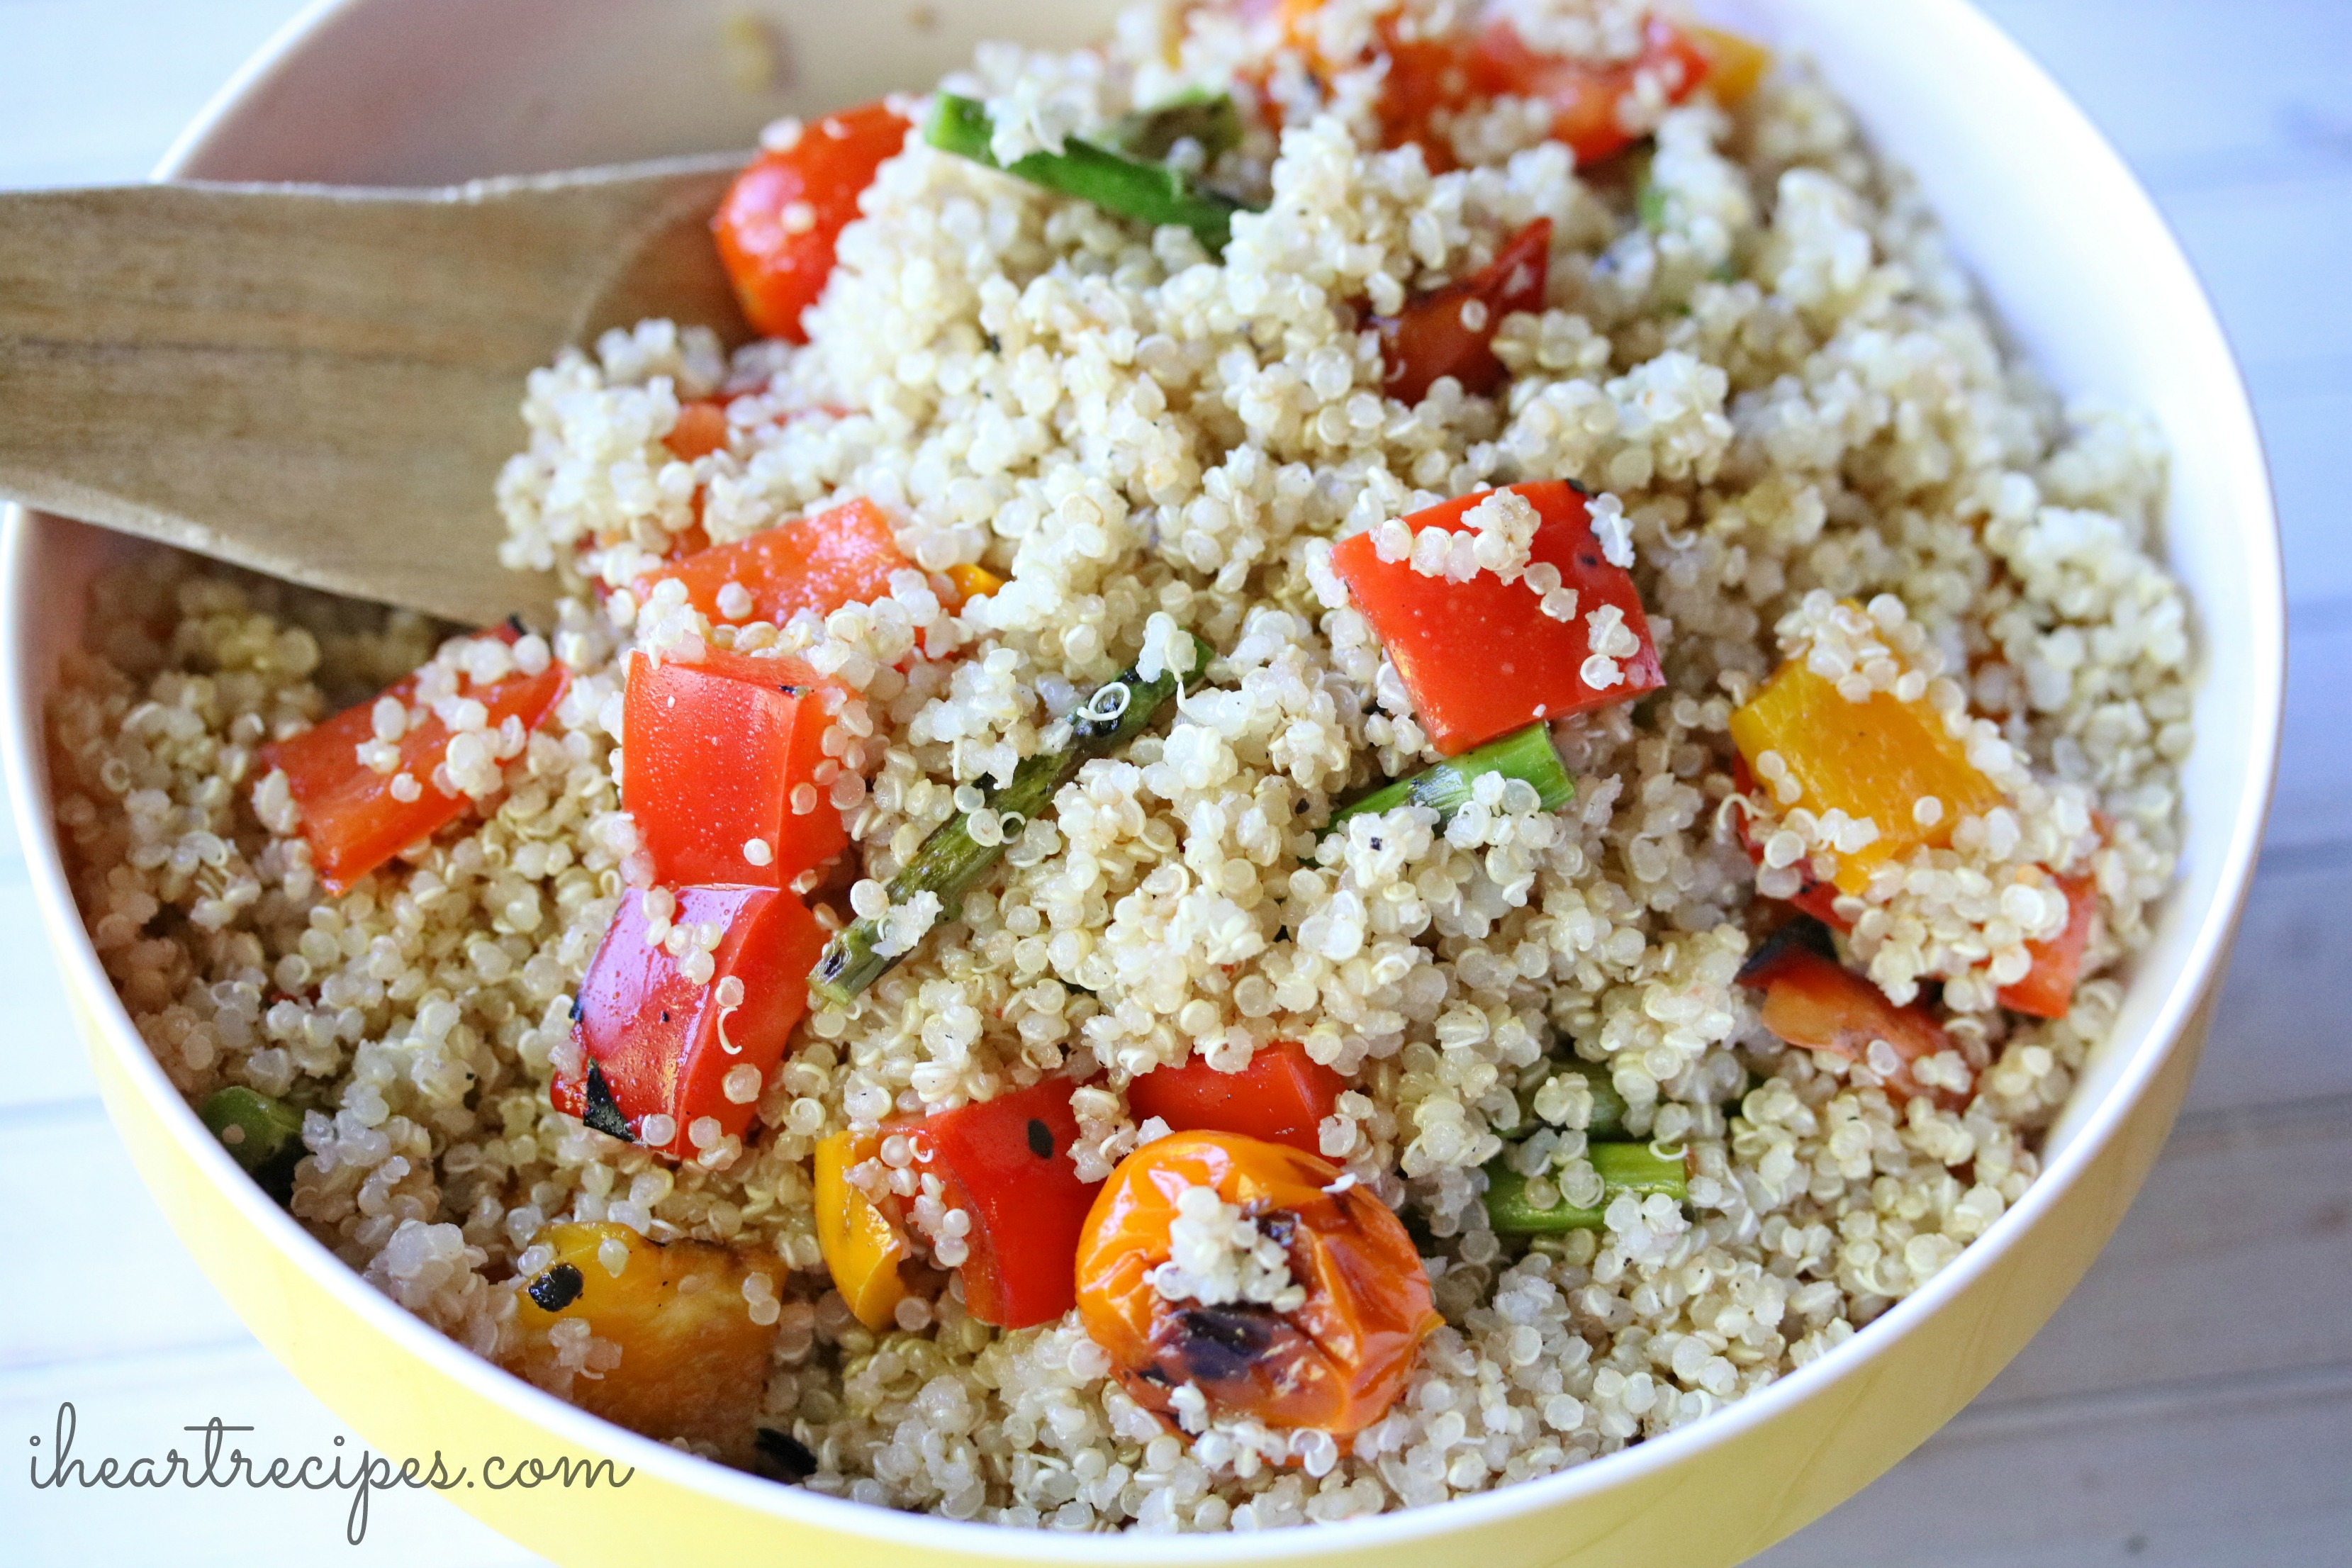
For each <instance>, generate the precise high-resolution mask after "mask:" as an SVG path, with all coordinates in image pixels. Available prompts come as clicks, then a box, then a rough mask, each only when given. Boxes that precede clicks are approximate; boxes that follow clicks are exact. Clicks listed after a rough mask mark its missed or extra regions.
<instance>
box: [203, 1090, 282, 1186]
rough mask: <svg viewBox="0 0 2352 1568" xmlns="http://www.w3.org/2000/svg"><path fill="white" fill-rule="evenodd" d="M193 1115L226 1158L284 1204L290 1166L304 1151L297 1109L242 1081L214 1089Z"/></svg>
mask: <svg viewBox="0 0 2352 1568" xmlns="http://www.w3.org/2000/svg"><path fill="white" fill-rule="evenodd" d="M196 1114H197V1115H198V1116H200V1117H202V1118H203V1119H204V1123H205V1126H206V1127H207V1128H209V1129H211V1131H212V1135H213V1136H214V1137H215V1138H217V1139H219V1140H220V1141H221V1146H222V1147H223V1148H225V1149H226V1150H227V1151H228V1152H229V1155H230V1157H231V1158H233V1159H235V1160H236V1163H238V1164H240V1165H242V1166H244V1167H245V1169H246V1173H247V1174H248V1175H250V1176H252V1178H253V1179H254V1180H255V1181H256V1182H257V1183H258V1184H260V1186H261V1190H262V1191H264V1192H266V1193H268V1194H269V1195H270V1196H271V1197H273V1198H276V1199H277V1200H278V1202H279V1203H281V1204H282V1203H284V1202H285V1201H286V1200H287V1198H288V1197H289V1195H291V1194H292V1193H293V1191H294V1167H295V1166H296V1165H298V1164H299V1163H301V1160H302V1156H303V1155H304V1154H305V1153H307V1152H308V1151H307V1150H305V1149H304V1148H303V1146H302V1113H301V1112H300V1111H299V1110H295V1109H294V1107H292V1106H290V1105H289V1104H287V1103H286V1102H285V1101H284V1100H272V1099H271V1098H270V1097H269V1096H268V1095H266V1094H261V1093H257V1092H256V1091H255V1090H253V1089H247V1088H245V1087H244V1086H243V1085H241V1084H232V1085H231V1086H230V1087H228V1088H226V1089H215V1090H214V1091H213V1093H212V1094H210V1095H208V1096H207V1097H206V1098H205V1102H204V1104H203V1105H202V1106H200V1107H198V1108H197V1110H196Z"/></svg>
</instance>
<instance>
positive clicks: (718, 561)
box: [630, 496, 910, 626]
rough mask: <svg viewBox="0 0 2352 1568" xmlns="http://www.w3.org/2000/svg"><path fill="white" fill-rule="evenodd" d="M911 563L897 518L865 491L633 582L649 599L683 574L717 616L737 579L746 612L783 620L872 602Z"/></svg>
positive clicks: (697, 603)
mask: <svg viewBox="0 0 2352 1568" xmlns="http://www.w3.org/2000/svg"><path fill="white" fill-rule="evenodd" d="M909 569H910V568H909V565H908V561H907V558H906V557H905V556H904V555H901V554H900V553H898V541H897V539H895V538H894V537H893V536H892V534H891V531H890V520H889V518H888V517H887V516H886V515H884V513H883V511H882V509H881V508H880V507H877V506H876V505H875V504H874V503H873V502H872V501H870V500H866V499H865V498H864V497H862V496H861V497H859V498H858V499H857V500H852V501H846V502H845V503H843V504H842V505H840V506H837V507H835V508H833V509H831V510H827V511H820V512H812V513H811V514H809V515H808V516H807V517H803V518H801V519H799V520H798V521H793V522H786V523H780V524H778V525H777V526H776V527H774V528H771V529H767V530H764V531H761V532H759V533H755V534H753V535H751V537H750V538H749V539H739V540H737V541H735V542H733V543H732V544H715V545H712V546H711V547H710V548H709V549H708V550H698V551H696V552H694V553H693V554H691V555H688V556H686V557H684V558H683V559H681V560H677V561H672V562H668V563H665V564H664V565H662V566H660V567H658V568H656V570H654V571H652V572H648V573H646V574H645V575H644V576H642V577H640V578H638V579H637V580H636V581H635V583H633V584H630V587H631V590H632V591H633V592H634V593H635V595H636V596H637V600H638V602H639V603H641V604H642V603H643V602H645V601H646V600H647V599H649V598H651V597H652V596H653V591H654V586H655V584H658V583H661V582H664V581H666V580H669V579H675V580H676V581H677V582H680V583H683V584H686V597H687V602H688V604H690V605H693V606H694V607H695V608H696V609H698V610H699V611H701V612H702V613H703V614H704V615H705V616H709V618H710V619H711V620H712V621H714V622H716V621H720V620H724V619H726V618H727V616H725V615H724V614H723V613H722V612H721V610H720V608H719V594H720V593H721V592H722V591H723V590H724V589H725V588H726V587H727V585H728V584H730V583H732V584H737V585H739V586H740V587H741V588H742V589H743V591H744V592H745V593H747V594H749V595H751V614H750V615H748V616H741V617H739V618H740V619H745V620H755V621H768V622H772V623H773V624H774V625H776V626H782V625H783V624H784V623H785V622H786V621H788V620H791V619H792V618H793V616H795V615H797V614H799V613H800V612H801V611H803V610H810V611H814V613H815V614H817V615H820V616H829V615H831V614H833V612H834V611H835V610H837V609H839V608H841V606H842V605H852V604H856V605H863V604H868V603H871V602H872V601H874V600H876V599H878V598H880V597H882V595H885V594H887V593H888V592H889V591H890V574H892V573H893V572H905V571H908V570H909Z"/></svg>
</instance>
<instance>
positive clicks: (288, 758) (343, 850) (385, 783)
mask: <svg viewBox="0 0 2352 1568" xmlns="http://www.w3.org/2000/svg"><path fill="white" fill-rule="evenodd" d="M488 635H490V636H495V637H498V638H499V639H500V640H501V641H504V642H507V643H513V642H516V641H518V640H520V633H518V632H516V631H515V630H513V629H512V628H511V627H501V628H499V630H498V631H497V632H495V633H491V634H488ZM570 679H571V676H570V672H569V671H567V670H566V669H565V668H563V666H562V664H560V663H557V662H556V661H554V660H552V659H550V660H549V661H548V665H547V668H545V669H542V670H541V671H540V672H539V673H538V674H536V675H524V674H520V673H517V674H514V675H509V676H507V677H505V678H503V679H499V680H494V681H491V682H489V683H488V685H485V686H478V685H476V684H475V683H474V682H473V681H472V680H470V679H465V678H462V677H461V678H460V679H459V680H458V683H457V691H458V695H459V696H461V697H470V698H472V699H473V700H476V701H478V702H479V703H480V704H481V705H482V706H483V707H484V708H485V709H487V710H488V713H489V723H488V728H489V729H491V730H497V729H499V728H500V727H501V726H502V725H504V724H505V722H506V721H508V720H509V719H514V720H517V721H520V723H521V725H522V727H523V729H524V730H525V731H530V730H536V729H537V728H539V726H540V725H541V723H543V722H544V721H546V719H547V716H548V715H549V714H551V713H552V712H554V711H555V705H556V703H557V702H559V701H560V700H562V697H563V689H564V687H565V686H566V685H567V684H568V683H569V681H570ZM385 697H390V698H393V699H394V700H397V701H398V702H399V703H400V704H401V706H402V707H404V708H406V709H408V710H410V712H411V714H412V718H411V720H410V721H409V724H408V728H407V730H406V731H405V732H404V733H403V734H402V736H401V738H400V739H399V741H397V742H394V744H396V745H397V746H398V747H399V749H400V765H399V766H398V767H397V768H395V769H394V771H393V772H391V773H377V772H376V771H375V770H374V769H373V768H371V767H369V766H368V765H367V764H366V763H362V762H361V761H360V759H359V748H360V747H361V746H362V745H364V744H366V743H368V742H372V741H373V740H374V739H375V705H376V704H377V703H378V702H380V701H382V700H383V698H385ZM415 704H416V677H415V676H413V675H412V676H410V677H408V678H407V679H404V680H400V681H395V682H394V684H393V685H391V686H389V687H387V688H385V689H384V690H383V693H382V694H381V695H379V696H377V697H373V698H370V699H369V700H366V701H364V702H359V703H354V704H353V705H352V706H351V707H349V708H346V709H344V710H342V711H341V712H340V713H338V714H336V715H335V716H334V717H333V718H331V719H329V720H328V721H325V722H324V723H322V724H318V725H315V726H313V727H312V728H310V729H309V730H305V731H303V732H302V733H300V734H299V735H295V736H293V737H291V738H289V739H287V740H283V741H278V742H273V743H271V744H269V745H267V746H264V747H263V748H262V749H261V752H260V754H259V757H258V759H257V760H258V762H259V763H260V765H261V771H262V773H264V774H267V773H268V772H269V770H270V769H272V768H282V769H284V770H285V773H286V783H287V784H288V786H289V788H290V789H291V790H292V792H293V795H294V803H295V804H296V805H299V806H300V807H301V808H302V837H304V838H306V839H308V840H309V841H310V864H311V867H312V868H314V869H315V870H316V871H317V872H318V873H319V879H320V881H321V882H323V883H324V884H326V888H327V890H328V891H329V892H331V893H338V894H340V893H342V892H344V891H347V890H348V889H350V888H351V886H352V883H354V882H356V881H358V880H359V879H361V878H362V877H364V876H366V875H367V874H368V873H369V872H370V871H373V870H374V869H375V868H377V867H378V866H381V865H383V863H384V862H385V861H387V860H389V859H391V858H393V857H394V856H395V855H397V854H399V853H400V852H401V851H402V850H404V849H405V848H407V847H409V846H410V845H412V844H419V843H422V842H424V841H425V839H428V838H430V837H433V836H434V835H435V834H436V833H437V832H439V831H440V830H441V829H442V828H444V827H446V826H448V825H449V824H450V823H451V822H454V821H456V820H457V817H458V816H459V815H460V814H461V813H463V812H464V811H465V809H466V806H467V797H466V796H465V795H462V794H457V793H454V792H449V791H445V790H443V789H442V788H441V786H440V785H439V784H436V783H435V782H434V773H435V770H436V769H437V768H439V767H440V765H441V763H442V760H443V758H445V757H446V755H447V754H448V751H449V741H450V731H449V726H448V725H446V724H445V723H443V722H442V721H441V719H440V716H439V715H438V714H436V713H435V712H433V711H432V710H429V709H428V710H425V716H424V717H423V718H422V719H421V720H419V719H415V718H414V717H413V715H414V713H415ZM401 781H406V782H404V783H403V782H401ZM395 785H397V787H398V789H399V791H400V793H401V794H405V793H407V792H408V791H409V789H410V788H411V786H412V785H413V786H414V788H415V798H414V799H413V800H403V799H401V798H400V794H395V793H394V788H395Z"/></svg>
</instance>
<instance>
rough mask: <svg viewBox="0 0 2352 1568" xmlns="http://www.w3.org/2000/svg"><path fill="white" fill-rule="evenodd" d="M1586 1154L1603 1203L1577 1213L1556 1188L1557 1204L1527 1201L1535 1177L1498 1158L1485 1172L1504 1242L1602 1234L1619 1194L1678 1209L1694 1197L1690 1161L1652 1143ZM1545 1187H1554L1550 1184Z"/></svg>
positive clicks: (1490, 1206)
mask: <svg viewBox="0 0 2352 1568" xmlns="http://www.w3.org/2000/svg"><path fill="white" fill-rule="evenodd" d="M1585 1152H1586V1154H1587V1155H1588V1156H1589V1157H1590V1158H1591V1161H1592V1169H1593V1170H1594V1172H1596V1173H1598V1174H1599V1175H1600V1177H1601V1201H1600V1203H1598V1204H1597V1205H1594V1206H1592V1207H1591V1208H1578V1207H1577V1206H1576V1205H1573V1204H1570V1203H1569V1202H1568V1201H1567V1200H1566V1199H1565V1198H1563V1197H1561V1196H1560V1195H1559V1189H1558V1188H1557V1187H1556V1186H1554V1187H1553V1191H1552V1194H1551V1195H1552V1199H1553V1201H1552V1202H1550V1203H1549V1204H1546V1205H1537V1204H1535V1203H1534V1202H1532V1201H1530V1200H1529V1198H1528V1184H1529V1182H1530V1181H1531V1180H1532V1179H1533V1178H1531V1177H1528V1176H1523V1175H1521V1174H1520V1173H1518V1172H1517V1171H1515V1170H1513V1169H1511V1166H1510V1163H1509V1161H1510V1156H1509V1155H1508V1154H1498V1155H1496V1157H1495V1158H1494V1159H1493V1160H1492V1161H1490V1162H1489V1163H1487V1166H1486V1218H1487V1221H1488V1223H1490V1224H1491V1225H1492V1226H1494V1227H1495V1231H1496V1234H1497V1235H1500V1236H1556V1235H1558V1234H1559V1233H1560V1232H1562V1231H1570V1230H1599V1229H1601V1227H1602V1226H1603V1225H1605V1224H1606V1223H1607V1221H1606V1217H1605V1216H1606V1215H1607V1213H1608V1210H1609V1205H1610V1204H1612V1202H1614V1201H1615V1200H1616V1197H1617V1194H1620V1193H1638V1194H1645V1195H1646V1194H1651V1193H1664V1194H1666V1196H1668V1197H1670V1198H1672V1199H1674V1200H1675V1202H1676V1203H1680V1202H1682V1200H1683V1199H1684V1198H1685V1197H1687V1196H1688V1195H1689V1176H1688V1169H1687V1165H1686V1163H1685V1156H1684V1155H1683V1154H1681V1153H1674V1154H1661V1153H1659V1152H1658V1151H1657V1146H1656V1145H1655V1144H1652V1143H1594V1144H1591V1145H1588V1146H1587V1148H1586V1150H1585ZM1545 1184H1546V1185H1548V1186H1550V1185H1552V1184H1551V1182H1550V1180H1549V1178H1546V1183H1545Z"/></svg>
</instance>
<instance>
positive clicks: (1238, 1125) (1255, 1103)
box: [1127, 1040, 1348, 1154]
mask: <svg viewBox="0 0 2352 1568" xmlns="http://www.w3.org/2000/svg"><path fill="white" fill-rule="evenodd" d="M1347 1087H1348V1082H1347V1079H1343V1078H1341V1077H1340V1076H1339V1074H1338V1073H1336V1072H1334V1071H1332V1070H1331V1069H1330V1068H1328V1067H1325V1066H1324V1065H1323V1064H1322V1063H1321V1062H1318V1061H1317V1060H1316V1059H1315V1058H1312V1057H1310V1056H1308V1055H1307V1047H1305V1046H1302V1045H1300V1044H1299V1043H1298V1042H1297V1041H1296V1040H1276V1041H1275V1042H1274V1043H1273V1044H1271V1045H1265V1046H1260V1047H1258V1048H1257V1051H1256V1054H1255V1055H1254V1056H1252V1057H1251V1058H1250V1059H1249V1065H1248V1066H1247V1067H1245V1068H1242V1069H1241V1071H1239V1072H1219V1071H1218V1070H1217V1069H1216V1068H1213V1067H1211V1066H1210V1065H1209V1064H1208V1063H1207V1062H1205V1061H1203V1060H1202V1059H1201V1058H1199V1057H1194V1058H1192V1060H1190V1061H1187V1062H1183V1063H1181V1064H1180V1065H1178V1066H1176V1067H1162V1068H1153V1069H1152V1070H1151V1071H1150V1072H1148V1073H1145V1074H1144V1075H1143V1076H1142V1077H1140V1078H1139V1079H1134V1080H1133V1081H1132V1082H1130V1083H1129V1085H1128V1086H1127V1113H1128V1114H1129V1116H1131V1117H1133V1118H1134V1119H1135V1121H1138V1122H1139V1123H1140V1122H1144V1121H1150V1119H1151V1118H1153V1117H1155V1116H1156V1117H1158V1118H1160V1121H1164V1122H1166V1123H1167V1124H1168V1128H1169V1131H1171V1132H1193V1131H1206V1132H1238V1133H1241V1134H1243V1135H1244V1136H1245V1137H1250V1138H1257V1139H1262V1140H1264V1141H1265V1142H1268V1143H1285V1144H1288V1145H1289V1146H1290V1147H1291V1148H1293V1149H1296V1150H1298V1151H1299V1152H1301V1153H1306V1154H1319V1153H1320V1152H1321V1145H1320V1143H1319V1141H1318V1139H1319V1129H1320V1128H1321V1126H1322V1123H1323V1120H1324V1118H1326V1117H1328V1116H1329V1115H1330V1114H1331V1108H1332V1106H1333V1105H1334V1104H1335V1103H1336V1102H1337V1101H1338V1100H1339V1096H1340V1095H1341V1093H1343V1092H1344V1091H1345V1090H1346V1089H1347Z"/></svg>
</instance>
